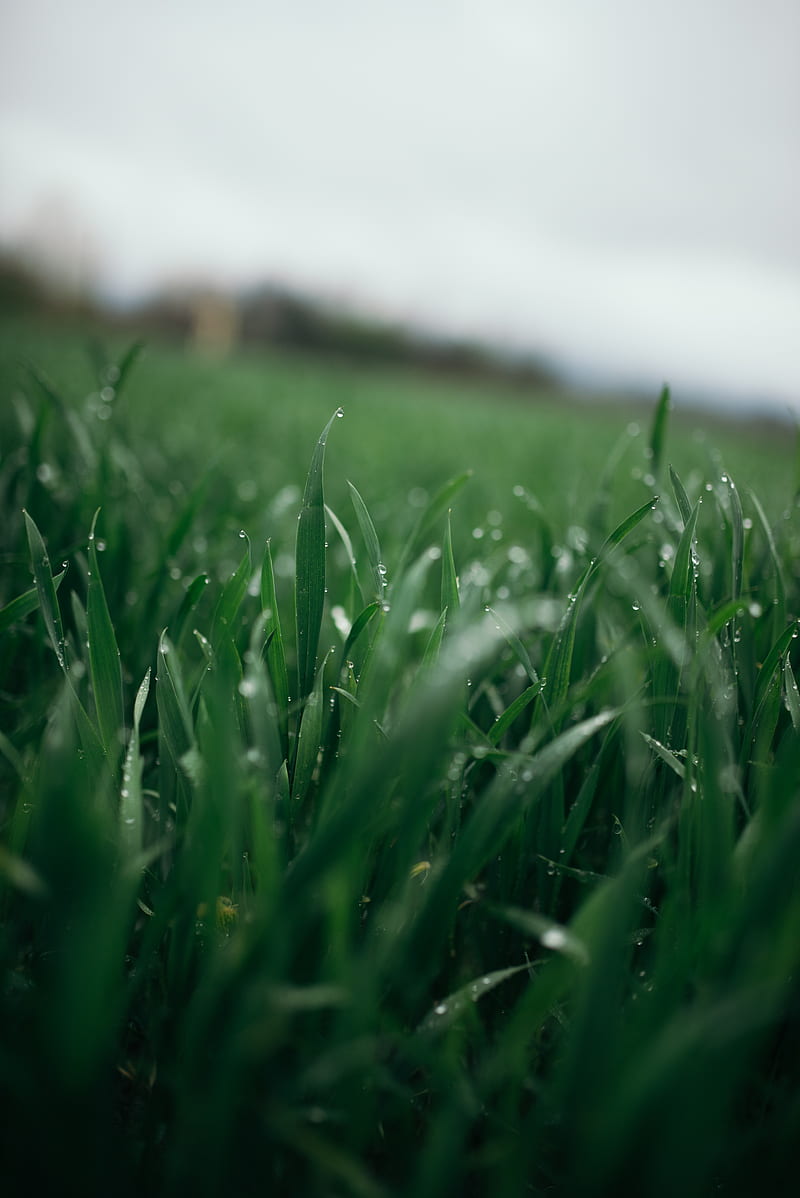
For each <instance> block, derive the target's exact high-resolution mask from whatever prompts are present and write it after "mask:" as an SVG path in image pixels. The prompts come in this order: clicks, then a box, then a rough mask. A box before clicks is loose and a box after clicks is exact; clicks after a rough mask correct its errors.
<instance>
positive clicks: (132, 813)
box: [119, 669, 150, 863]
mask: <svg viewBox="0 0 800 1198" xmlns="http://www.w3.org/2000/svg"><path fill="white" fill-rule="evenodd" d="M149 693H150V670H149V669H148V671H147V673H146V674H145V676H144V678H143V679H142V682H141V685H140V686H139V690H138V691H137V692H136V699H135V701H134V704H133V729H132V731H131V736H130V740H129V741H128V752H127V754H126V756H125V765H124V766H123V770H122V789H121V791H120V802H119V838H120V850H121V852H122V856H123V859H124V860H125V861H127V862H129V863H130V862H133V861H135V860H137V859H138V858H139V857H140V856H141V852H142V848H143V847H144V839H143V838H144V818H143V816H144V811H143V806H142V768H143V762H142V755H141V749H140V738H139V727H140V725H141V722H142V714H143V712H144V705H145V703H146V702H147V696H148V694H149Z"/></svg>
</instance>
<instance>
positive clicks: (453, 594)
mask: <svg viewBox="0 0 800 1198" xmlns="http://www.w3.org/2000/svg"><path fill="white" fill-rule="evenodd" d="M460 606H461V600H460V598H459V594H458V576H457V574H456V563H455V559H454V557H453V534H452V530H451V527H450V513H449V512H448V513H447V524H446V525H445V530H444V543H443V545H442V611H444V610H445V609H446V610H447V611H449V612H451V613H452V615H453V616H455V614H456V612H457V611H458V609H459V607H460Z"/></svg>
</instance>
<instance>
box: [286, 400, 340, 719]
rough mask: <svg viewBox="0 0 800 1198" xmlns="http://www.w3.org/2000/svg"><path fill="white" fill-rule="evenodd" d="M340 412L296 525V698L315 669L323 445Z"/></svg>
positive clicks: (319, 452)
mask: <svg viewBox="0 0 800 1198" xmlns="http://www.w3.org/2000/svg"><path fill="white" fill-rule="evenodd" d="M341 414H342V410H341V408H339V409H338V410H337V411H336V412H334V414H333V416H331V418H330V420H329V421H328V423H327V424H326V425H325V428H324V429H323V430H322V433H321V435H320V438H319V441H318V442H317V447H316V449H315V450H314V455H313V457H312V459H311V466H310V468H309V472H308V477H307V478H306V486H305V491H304V493H303V504H302V508H301V510H300V519H299V521H298V525H297V545H296V550H295V624H296V631H297V674H298V698H299V699H304V698H305V697H306V695H308V694H309V693H310V691H311V689H312V687H313V686H314V678H315V675H316V669H317V646H318V644H319V634H320V628H321V627H322V610H323V607H324V604H325V499H324V492H323V467H324V463H325V445H326V442H327V440H328V433H329V432H330V429H331V425H332V424H333V422H334V421H335V420H336V418H337V416H340V415H341Z"/></svg>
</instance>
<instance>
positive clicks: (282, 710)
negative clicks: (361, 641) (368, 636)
mask: <svg viewBox="0 0 800 1198" xmlns="http://www.w3.org/2000/svg"><path fill="white" fill-rule="evenodd" d="M261 610H262V612H263V615H264V634H265V636H266V641H265V645H264V657H265V659H266V662H267V669H268V670H269V676H270V681H271V682H272V690H273V692H274V695H275V703H276V706H277V709H278V724H279V727H280V732H281V744H282V746H283V755H284V757H286V756H288V739H287V737H288V731H287V730H288V727H289V674H288V671H287V669H286V652H285V650H284V647H283V634H282V633H281V620H280V613H279V611H278V596H277V594H276V592H275V571H274V569H273V566H272V551H271V549H270V542H269V541H267V543H266V546H265V547H264V557H263V560H262V562H261ZM351 631H352V630H351Z"/></svg>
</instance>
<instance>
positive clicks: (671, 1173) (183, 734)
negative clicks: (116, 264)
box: [0, 321, 800, 1198]
mask: <svg viewBox="0 0 800 1198" xmlns="http://www.w3.org/2000/svg"><path fill="white" fill-rule="evenodd" d="M0 388H2V399H0V437H1V438H2V441H1V444H2V457H1V458H0V504H1V505H2V515H3V519H2V522H1V524H0V560H1V561H2V574H0V712H2V723H1V724H0V727H1V728H2V731H0V962H1V963H2V988H1V989H0V1027H1V1028H2V1034H1V1035H0V1088H1V1090H0V1092H2V1095H3V1112H4V1113H3V1118H2V1121H0V1149H1V1151H2V1156H1V1157H0V1159H1V1160H2V1162H3V1174H4V1178H5V1182H6V1186H5V1192H6V1193H9V1194H12V1193H21V1192H23V1190H24V1191H26V1192H27V1191H31V1192H41V1193H52V1192H61V1193H72V1192H75V1193H81V1194H83V1195H95V1194H97V1195H100V1194H108V1193H114V1194H120V1195H126V1194H131V1195H132V1194H148V1195H153V1196H154V1198H156V1196H162V1195H163V1196H164V1198H167V1196H172V1195H183V1194H192V1195H193V1196H196V1198H203V1196H208V1198H212V1196H215V1195H219V1194H223V1193H226V1194H227V1193H237V1194H239V1195H249V1194H256V1193H264V1192H268V1193H275V1194H281V1195H283V1194H285V1195H290V1194H291V1195H296V1194H302V1195H311V1196H316V1195H319V1196H323V1195H324V1196H326V1198H327V1196H331V1198H333V1196H337V1198H338V1196H341V1198H345V1196H347V1198H349V1196H351V1195H353V1196H359V1198H406V1196H407V1198H412V1196H413V1198H447V1196H450V1195H452V1196H453V1198H456V1196H459V1198H460V1196H463V1195H467V1196H473V1195H474V1196H475V1198H478V1196H482V1195H487V1196H488V1195H490V1194H492V1195H497V1194H500V1195H503V1198H505V1196H506V1195H508V1196H509V1198H512V1196H516V1195H520V1196H523V1195H530V1194H541V1195H544V1194H564V1195H571V1194H576V1195H586V1196H593V1195H594V1196H599V1195H606V1194H620V1193H635V1194H637V1195H639V1196H641V1198H650V1196H652V1198H667V1196H668V1195H670V1196H671V1195H673V1194H675V1193H680V1194H681V1195H684V1196H688V1198H693V1196H697V1198H704V1196H705V1195H709V1194H731V1195H738V1194H753V1193H762V1192H763V1193H771V1194H781V1193H787V1194H788V1193H791V1192H793V1186H792V1184H791V1183H792V1182H793V1181H794V1179H795V1178H796V1163H797V1160H796V1144H797V1133H798V1130H799V1129H800V1088H799V1087H798V1081H799V1080H800V1077H798V1073H800V1070H799V1069H798V1061H799V1060H800V975H798V965H799V964H800V938H798V934H797V929H798V926H800V922H799V921H800V873H798V869H797V861H798V853H800V802H798V783H800V737H798V732H799V731H800V694H799V693H798V688H797V683H796V672H797V670H798V668H800V666H799V664H798V655H797V643H798V641H797V632H798V615H800V603H799V602H798V600H799V599H800V595H799V594H798V584H799V583H800V528H798V519H797V517H798V508H797V496H798V472H797V453H796V448H795V443H794V434H793V433H791V432H790V430H789V429H788V428H787V429H783V430H778V431H777V432H776V431H775V430H774V429H773V430H770V429H768V428H764V429H761V428H757V427H755V426H752V427H750V426H743V425H740V426H737V425H735V424H732V423H728V424H726V423H724V422H721V421H719V420H711V419H710V418H709V417H706V418H703V419H701V418H699V417H696V416H691V415H688V414H683V413H680V412H673V411H672V410H671V405H670V399H669V393H668V391H666V390H665V391H664V392H663V393H662V395H661V396H660V397H659V396H653V397H652V401H651V403H650V404H649V405H648V407H647V408H634V407H633V406H631V405H630V404H625V403H623V402H622V401H619V402H617V403H611V402H607V403H604V404H600V403H598V404H595V405H591V404H588V403H578V402H576V401H575V400H572V399H570V398H569V397H565V396H561V395H559V394H556V393H553V392H548V391H542V392H539V393H534V392H531V391H529V390H525V389H523V388H521V387H515V386H514V385H513V384H511V383H504V382H502V381H500V380H496V381H491V380H486V379H484V380H482V381H478V380H471V379H457V378H453V377H449V378H448V377H436V376H433V375H431V374H423V373H420V372H417V373H415V372H413V371H411V370H409V369H407V368H404V369H402V370H401V369H394V370H389V369H385V368H380V367H378V366H370V367H369V368H367V367H363V366H362V367H359V366H356V365H353V364H352V363H350V364H348V363H346V362H343V361H339V362H337V361H333V360H321V359H317V360H312V359H303V358H299V357H297V356H291V355H289V354H282V355H281V354H277V353H269V354H267V353H265V354H262V355H255V354H253V355H250V356H239V357H237V358H235V359H231V360H229V361H226V362H219V361H213V360H207V359H203V358H201V357H199V356H191V355H188V356H187V355H186V354H181V353H178V352H177V351H175V350H171V349H169V348H165V347H158V346H157V345H153V346H147V347H145V348H144V349H143V350H142V349H141V347H140V346H138V345H133V346H128V345H127V344H126V343H125V342H124V341H121V340H119V338H116V337H114V336H107V337H106V338H105V340H104V341H102V342H99V341H96V340H95V341H92V342H91V343H90V344H88V346H87V342H86V339H85V338H84V337H82V336H77V335H76V334H74V333H68V332H65V331H64V330H59V331H54V330H50V331H47V330H44V329H43V328H41V327H38V326H35V325H34V324H32V323H23V322H19V323H16V324H15V323H13V322H11V321H8V322H6V325H5V326H4V327H3V328H2V330H0ZM342 413H343V415H342ZM340 417H341V418H340Z"/></svg>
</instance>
